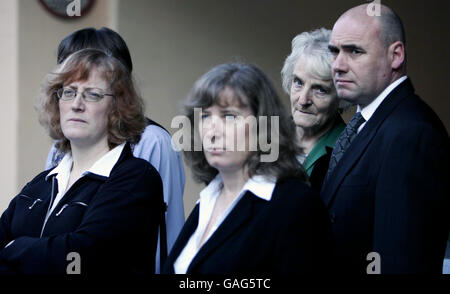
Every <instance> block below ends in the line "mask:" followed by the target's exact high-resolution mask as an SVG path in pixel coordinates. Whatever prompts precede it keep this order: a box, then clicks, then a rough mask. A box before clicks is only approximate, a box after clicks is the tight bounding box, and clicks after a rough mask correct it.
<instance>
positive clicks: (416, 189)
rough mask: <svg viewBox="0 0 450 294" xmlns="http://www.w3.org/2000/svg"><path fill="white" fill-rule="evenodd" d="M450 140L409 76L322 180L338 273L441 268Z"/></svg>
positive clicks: (444, 239) (445, 230)
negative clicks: (374, 266)
mask: <svg viewBox="0 0 450 294" xmlns="http://www.w3.org/2000/svg"><path fill="white" fill-rule="evenodd" d="M449 163H450V162H449V140H448V135H447V131H446V129H445V127H444V126H443V124H442V123H441V121H440V120H439V119H438V117H437V115H436V114H435V113H434V112H433V111H432V110H431V109H430V108H429V107H428V106H427V105H426V104H425V103H424V102H423V101H422V100H421V99H420V98H419V97H418V96H416V95H415V94H414V89H413V86H412V84H411V82H410V80H409V79H407V80H405V81H404V82H402V83H401V84H400V85H398V86H397V87H396V88H395V89H394V90H393V91H392V92H391V93H390V94H389V95H388V96H387V97H386V98H385V100H384V101H383V102H382V103H381V104H380V106H379V107H378V109H377V110H376V111H375V113H374V114H373V116H372V117H371V118H370V119H369V120H368V121H367V123H366V125H365V126H364V128H363V129H362V130H361V132H360V133H359V134H358V136H356V138H355V140H354V141H353V142H352V144H351V145H350V147H349V148H348V149H347V151H346V152H345V154H344V156H343V157H342V158H341V160H340V161H339V163H338V165H337V166H336V168H335V169H334V171H333V173H332V174H331V175H330V177H329V178H328V179H327V180H326V182H325V183H324V186H323V187H322V191H321V198H322V200H323V201H324V203H325V205H326V206H327V207H328V210H329V215H330V219H331V222H332V228H333V235H334V239H335V244H336V247H335V255H336V258H337V260H336V265H337V267H336V269H337V271H338V272H361V273H366V268H367V265H369V263H370V261H368V260H367V254H368V253H369V252H377V253H379V254H380V258H381V260H380V261H381V263H380V265H381V273H417V272H432V273H439V272H440V271H441V270H442V260H443V257H444V252H445V245H446V239H447V234H448V230H449V222H448V212H447V211H448V207H449V206H448V204H449V197H448V196H449V195H448V184H447V181H448V179H449V177H448V176H449V172H448V166H449Z"/></svg>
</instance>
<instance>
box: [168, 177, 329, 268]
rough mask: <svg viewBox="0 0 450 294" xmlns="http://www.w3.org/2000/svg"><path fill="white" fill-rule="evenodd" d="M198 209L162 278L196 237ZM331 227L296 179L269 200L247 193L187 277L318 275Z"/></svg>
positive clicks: (315, 197)
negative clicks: (193, 236)
mask: <svg viewBox="0 0 450 294" xmlns="http://www.w3.org/2000/svg"><path fill="white" fill-rule="evenodd" d="M198 219H199V205H197V206H196V207H195V208H194V210H193V211H192V213H191V215H190V216H189V218H188V219H187V221H186V224H185V225H184V227H183V229H182V231H181V233H180V235H179V236H178V239H177V241H176V242H175V244H174V246H173V248H172V251H171V253H170V255H169V257H168V260H167V261H166V264H165V267H164V269H163V271H162V273H166V274H167V273H173V272H174V268H173V264H174V262H175V261H176V259H177V258H178V256H179V254H180V253H181V251H182V250H183V248H184V247H185V245H186V243H187V241H188V240H189V238H190V237H191V235H192V234H193V233H194V232H195V230H196V228H197V225H198ZM330 229H331V228H330V223H329V220H328V216H327V213H326V209H325V207H324V206H323V205H322V203H321V202H320V199H319V197H318V195H316V194H315V193H313V192H312V190H311V189H310V188H309V187H308V186H306V184H304V183H302V182H301V181H300V180H297V179H288V180H285V181H281V182H279V183H277V185H276V187H275V190H274V192H273V195H272V199H271V201H266V200H263V199H261V198H259V197H256V196H255V195H254V194H253V193H251V192H249V191H247V193H246V194H245V195H244V196H243V197H242V199H241V200H240V201H239V202H238V203H237V204H236V206H235V207H234V209H233V210H232V211H231V212H230V214H229V215H228V216H227V217H226V218H225V220H224V221H223V223H222V224H221V225H220V226H219V227H218V228H217V230H216V231H215V232H214V234H213V235H212V236H211V237H210V239H209V240H207V241H206V243H205V244H203V246H202V248H200V250H199V252H198V253H197V255H196V256H195V257H194V259H193V260H192V262H191V264H190V266H189V268H188V271H187V273H188V274H197V273H200V274H244V273H247V274H255V273H261V274H262V273H305V272H313V271H317V270H323V269H324V268H325V266H324V260H325V258H327V257H329V250H328V247H327V246H328V245H329V244H330V240H331V231H330Z"/></svg>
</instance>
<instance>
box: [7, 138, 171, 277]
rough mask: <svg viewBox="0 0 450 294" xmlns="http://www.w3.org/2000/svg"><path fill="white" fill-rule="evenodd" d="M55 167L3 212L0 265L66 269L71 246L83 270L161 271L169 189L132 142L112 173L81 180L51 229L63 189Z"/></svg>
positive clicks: (36, 270) (33, 270)
mask: <svg viewBox="0 0 450 294" xmlns="http://www.w3.org/2000/svg"><path fill="white" fill-rule="evenodd" d="M49 172H50V171H49V170H47V171H45V172H42V173H41V174H39V175H38V176H37V177H35V178H34V179H33V180H32V181H31V182H29V183H28V184H27V185H26V186H25V187H24V188H23V189H22V191H21V192H20V193H19V194H18V195H17V196H16V197H15V198H14V199H13V200H12V201H11V203H10V204H9V207H8V209H7V210H6V211H5V212H4V213H3V215H2V217H1V219H0V273H25V274H65V273H66V268H67V266H68V265H69V262H70V261H72V259H69V261H68V260H67V255H68V254H69V253H70V252H77V253H79V254H80V260H81V263H80V265H81V267H80V270H81V274H96V275H97V274H107V273H113V274H119V273H146V272H149V273H153V272H154V266H153V265H154V264H155V253H156V243H157V234H158V224H159V215H160V211H161V209H162V208H163V206H162V203H163V196H162V183H161V178H160V176H159V174H158V172H157V171H156V170H155V169H154V168H153V167H152V166H151V165H150V164H149V163H148V162H146V161H145V160H142V159H137V158H134V157H133V155H132V154H131V149H130V146H129V145H128V144H126V145H125V148H124V149H123V151H122V154H121V155H120V158H119V160H118V162H117V163H116V165H115V166H114V167H113V169H112V170H111V174H110V176H109V178H105V177H102V176H98V175H94V174H87V175H86V176H84V177H83V178H81V179H80V180H78V181H77V182H76V183H75V184H74V185H73V186H72V187H70V189H69V190H68V191H67V192H66V194H65V195H64V197H63V198H62V199H61V201H60V202H59V203H58V205H57V206H56V208H55V209H54V210H53V212H52V213H51V215H50V217H49V218H48V221H47V223H46V224H45V227H44V229H43V225H44V219H45V216H46V213H47V209H48V208H49V205H50V204H51V201H52V199H54V197H55V195H56V194H57V192H58V191H57V189H58V185H57V184H56V179H55V178H54V177H55V175H52V176H50V177H49V178H48V179H47V180H46V179H45V178H46V176H47V174H48V173H49ZM11 240H15V241H14V243H12V244H11V245H10V246H8V247H6V248H4V247H5V246H6V245H7V244H8V243H9V242H10V241H11Z"/></svg>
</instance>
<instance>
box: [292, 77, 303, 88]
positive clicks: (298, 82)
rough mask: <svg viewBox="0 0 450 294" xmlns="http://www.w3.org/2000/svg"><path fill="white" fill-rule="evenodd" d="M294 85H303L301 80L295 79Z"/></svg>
mask: <svg viewBox="0 0 450 294" xmlns="http://www.w3.org/2000/svg"><path fill="white" fill-rule="evenodd" d="M293 84H294V86H295V87H301V86H302V84H303V83H302V81H301V80H300V79H298V78H294V81H293Z"/></svg>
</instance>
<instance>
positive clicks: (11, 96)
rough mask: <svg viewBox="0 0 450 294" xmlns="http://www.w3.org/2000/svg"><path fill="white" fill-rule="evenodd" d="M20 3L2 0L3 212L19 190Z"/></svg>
mask: <svg viewBox="0 0 450 294" xmlns="http://www.w3.org/2000/svg"><path fill="white" fill-rule="evenodd" d="M17 15H18V5H17V2H16V1H1V2H0V44H1V46H0V64H1V68H2V70H1V71H0V89H1V91H2V94H1V98H0V109H1V111H2V115H0V126H2V144H0V162H1V163H2V164H1V168H0V191H1V192H0V211H3V209H4V208H6V207H7V205H8V203H9V200H10V197H11V196H12V195H14V194H15V193H16V187H17V173H18V165H17V157H18V150H17V144H18V123H19V118H18V100H17V95H18V94H17V93H18V68H17V60H18V50H17V49H18V41H17V38H18V35H17V24H18V19H17V18H18V17H17Z"/></svg>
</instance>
